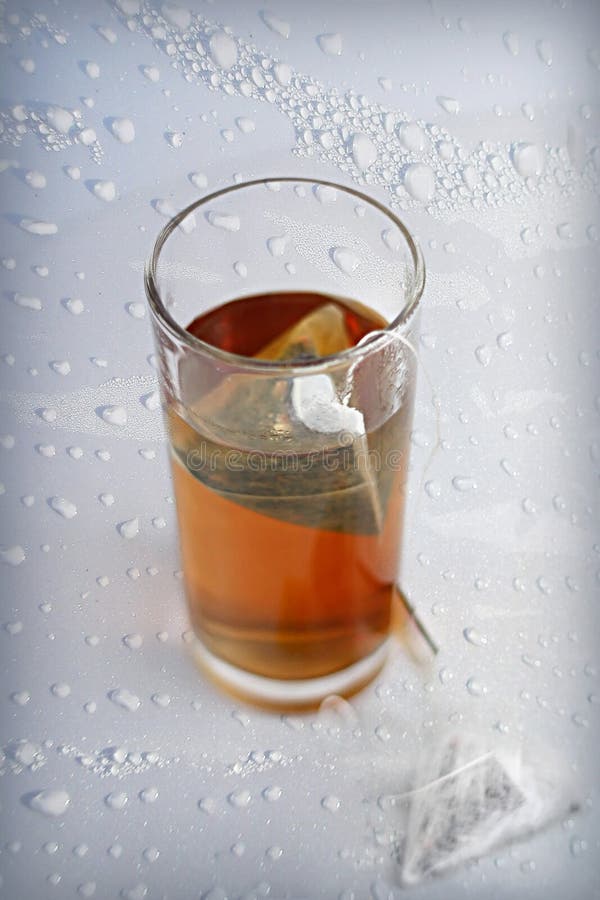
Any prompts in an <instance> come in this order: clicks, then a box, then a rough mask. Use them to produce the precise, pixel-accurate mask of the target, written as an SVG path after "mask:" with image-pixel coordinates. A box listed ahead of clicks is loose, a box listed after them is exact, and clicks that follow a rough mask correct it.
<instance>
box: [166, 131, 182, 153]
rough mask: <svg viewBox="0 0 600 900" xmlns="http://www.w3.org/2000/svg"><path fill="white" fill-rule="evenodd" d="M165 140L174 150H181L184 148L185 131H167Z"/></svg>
mask: <svg viewBox="0 0 600 900" xmlns="http://www.w3.org/2000/svg"><path fill="white" fill-rule="evenodd" d="M165 140H166V142H167V144H168V145H169V146H170V147H172V148H173V150H179V148H180V147H182V146H183V142H184V140H185V134H184V133H183V131H165Z"/></svg>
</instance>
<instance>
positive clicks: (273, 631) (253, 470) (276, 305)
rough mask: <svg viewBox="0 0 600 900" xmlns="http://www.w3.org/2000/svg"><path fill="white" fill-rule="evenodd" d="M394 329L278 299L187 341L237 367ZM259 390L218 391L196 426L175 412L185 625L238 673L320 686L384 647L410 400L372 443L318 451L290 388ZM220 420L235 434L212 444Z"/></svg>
mask: <svg viewBox="0 0 600 900" xmlns="http://www.w3.org/2000/svg"><path fill="white" fill-rule="evenodd" d="M385 324H386V323H385V321H384V320H383V319H382V318H381V317H380V316H379V315H377V314H376V313H375V312H373V311H372V310H371V309H368V308H367V307H364V306H362V305H360V304H357V303H355V302H354V301H344V300H340V299H339V298H333V297H330V296H325V295H320V294H316V293H286V294H281V293H280V294H267V295H260V296H258V295H257V296H251V297H245V298H242V299H238V300H234V301H231V302H229V303H226V304H224V305H222V306H220V307H218V308H215V309H213V310H211V311H210V312H208V313H206V314H205V315H203V316H200V317H198V318H197V319H195V320H194V321H193V322H192V323H191V324H190V325H189V326H188V329H187V330H188V331H189V332H190V333H191V334H192V335H195V336H196V337H199V338H201V339H202V340H203V341H205V342H207V343H209V344H212V345H214V346H216V347H219V348H221V349H224V350H227V351H231V352H233V353H236V354H241V355H244V356H248V357H252V356H254V357H258V358H262V359H269V358H270V359H278V360H287V361H290V362H293V361H294V360H296V359H297V360H305V359H307V358H311V357H312V356H315V355H317V356H328V355H332V354H335V353H338V352H340V350H343V349H344V348H346V347H350V346H353V345H355V344H356V343H358V341H360V340H361V338H363V337H364V336H365V335H366V334H368V333H369V332H371V331H373V330H374V329H380V328H382V327H384V326H385ZM255 382H256V383H254V384H253V385H250V386H248V385H246V384H245V383H244V382H243V381H240V383H239V384H237V383H227V384H220V385H216V387H215V388H214V389H213V390H212V393H210V396H208V397H207V398H204V400H203V401H201V402H200V403H199V406H198V410H199V412H198V415H197V416H195V415H194V416H191V415H190V414H189V413H188V412H186V413H185V414H184V412H182V411H181V410H177V409H176V408H175V406H174V405H171V406H169V404H168V419H169V430H170V438H171V445H172V471H173V481H174V488H175V497H176V503H177V513H178V518H179V532H180V539H181V552H182V557H183V568H184V575H185V584H186V591H187V596H188V603H189V610H190V615H191V619H192V624H193V627H194V630H195V632H196V634H197V635H198V637H199V638H200V640H201V642H202V644H204V646H205V647H206V648H207V649H208V650H209V651H210V652H211V653H212V654H214V655H215V656H216V657H218V658H220V659H223V660H225V661H227V662H228V663H230V664H232V665H234V666H236V667H238V668H239V669H243V670H246V671H247V672H250V673H255V674H257V675H262V676H267V677H269V678H275V679H284V680H288V679H310V678H316V677H319V676H325V675H329V674H331V673H334V672H337V671H339V670H343V669H345V668H347V667H348V666H351V665H352V664H353V663H356V662H357V661H359V660H362V659H364V658H365V657H368V656H369V655H370V654H372V653H374V652H375V651H376V650H377V649H378V648H379V647H381V645H382V644H383V643H384V642H385V641H386V639H387V637H388V634H389V629H390V615H391V607H392V602H393V595H394V584H395V582H396V578H397V574H398V565H399V552H400V547H401V544H402V541H401V529H402V519H403V507H404V482H405V468H406V457H407V452H408V428H409V423H410V412H411V406H412V403H411V398H410V397H408V398H407V399H406V400H405V401H404V402H403V403H402V405H401V406H400V408H399V409H398V410H396V411H395V412H394V413H393V414H392V415H391V416H390V417H389V418H388V419H387V420H386V421H385V422H384V423H383V424H382V425H380V426H379V427H378V428H376V429H374V430H373V431H371V432H369V431H367V433H366V436H365V435H362V436H359V437H353V436H352V435H350V436H347V435H346V436H345V437H344V440H342V441H341V442H340V440H339V438H338V436H335V435H332V436H328V435H326V434H325V435H324V434H323V433H322V432H320V433H319V434H318V439H319V440H318V443H319V446H318V450H317V451H315V448H314V446H312V443H314V441H313V437H312V436H311V431H310V427H309V426H310V422H309V421H308V419H307V420H306V421H307V422H308V424H306V425H305V424H304V423H303V422H302V421H300V423H298V422H296V423H295V424H294V421H292V420H295V419H296V418H297V416H298V415H299V414H301V413H302V408H301V407H299V406H298V405H296V407H294V406H293V404H292V403H291V401H290V397H292V393H293V388H292V387H291V386H290V384H289V383H287V382H286V381H285V379H280V380H279V381H278V382H277V383H275V384H274V382H273V380H269V381H265V380H261V379H258V378H257V379H255ZM372 389H374V388H373V387H372V386H371V385H369V384H368V383H365V384H364V385H363V391H366V392H367V394H368V391H369V390H372ZM292 399H293V397H292ZM203 403H204V406H203ZM363 403H367V404H368V396H366V397H363ZM215 410H216V411H217V412H218V413H219V415H222V411H223V410H226V411H227V414H228V415H229V416H230V422H231V427H230V428H229V429H227V428H225V429H221V430H220V431H219V432H218V433H215V431H214V429H213V428H212V427H211V422H212V421H213V420H214V419H215V417H216V415H217V412H215ZM265 410H266V416H265V415H264V414H265ZM261 418H264V419H265V420H266V421H268V422H269V428H270V429H271V431H269V433H268V434H266V435H265V434H264V433H262V432H261V435H260V438H261V440H262V441H263V443H262V444H261V447H262V449H261V452H260V454H259V453H257V452H256V451H255V450H253V449H252V447H249V446H248V442H247V441H246V440H245V438H244V435H245V433H246V432H247V431H248V430H249V429H250V428H251V427H252V425H253V422H256V421H258V420H261ZM238 422H239V423H240V426H239V427H236V423H238ZM292 427H294V428H296V433H295V436H294V437H293V438H290V437H289V434H290V429H291V428H292ZM298 430H299V431H298ZM298 433H299V434H300V439H298V437H297V435H298ZM271 438H272V439H271ZM265 441H266V444H265ZM265 446H266V448H267V449H266V450H265Z"/></svg>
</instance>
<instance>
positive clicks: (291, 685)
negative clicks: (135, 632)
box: [191, 638, 390, 708]
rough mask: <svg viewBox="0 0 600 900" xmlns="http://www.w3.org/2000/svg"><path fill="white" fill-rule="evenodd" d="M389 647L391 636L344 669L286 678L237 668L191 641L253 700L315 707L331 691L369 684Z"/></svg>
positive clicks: (228, 684)
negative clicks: (368, 653)
mask: <svg viewBox="0 0 600 900" xmlns="http://www.w3.org/2000/svg"><path fill="white" fill-rule="evenodd" d="M389 647H390V639H389V638H388V639H387V640H385V641H384V642H383V644H381V645H380V646H379V647H378V648H377V650H375V652H374V653H371V654H370V656H367V657H365V659H361V660H359V661H358V662H356V663H353V664H352V665H351V666H348V667H347V668H345V669H341V670H339V671H337V672H332V673H331V674H330V675H323V676H322V677H320V678H306V679H290V680H285V681H284V680H279V679H276V678H265V677H263V676H262V675H255V674H254V673H253V672H247V671H246V670H245V669H238V668H237V666H232V665H231V663H228V662H225V660H223V659H220V658H219V657H218V656H215V655H214V654H213V653H211V652H210V650H207V648H206V647H205V646H204V644H203V643H202V642H201V641H200V640H198V639H196V640H195V641H193V643H192V644H191V650H192V654H193V656H194V659H195V661H196V662H197V663H198V665H199V666H200V667H201V668H202V669H204V670H205V671H206V672H207V673H208V674H209V675H210V676H211V677H212V678H213V679H214V680H215V681H216V682H218V684H219V685H221V686H222V687H224V688H226V689H227V690H229V691H230V692H232V693H234V694H236V695H237V696H239V697H241V698H242V699H244V700H249V701H250V702H252V703H258V704H260V705H264V706H276V707H281V708H298V707H310V706H316V705H317V704H318V703H320V701H321V700H323V699H324V698H325V697H328V696H329V695H331V694H341V695H343V696H348V695H349V694H353V693H355V692H356V691H358V690H360V688H362V687H364V686H365V685H366V684H368V683H369V681H371V680H372V679H373V678H374V677H375V675H377V673H378V672H379V671H380V669H381V668H382V667H383V665H384V664H385V661H386V659H387V655H388V651H389Z"/></svg>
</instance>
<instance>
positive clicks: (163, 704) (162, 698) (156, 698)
mask: <svg viewBox="0 0 600 900" xmlns="http://www.w3.org/2000/svg"><path fill="white" fill-rule="evenodd" d="M151 700H152V702H153V703H154V704H155V705H156V706H160V708H161V709H166V708H167V706H169V704H170V703H171V697H170V695H169V694H165V693H161V692H159V693H156V694H152V697H151Z"/></svg>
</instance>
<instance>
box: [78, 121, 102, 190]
mask: <svg viewBox="0 0 600 900" xmlns="http://www.w3.org/2000/svg"><path fill="white" fill-rule="evenodd" d="M79 140H80V141H81V143H82V144H83V145H84V147H89V146H90V145H91V144H94V143H95V142H96V141H97V140H98V136H97V135H96V132H95V131H94V129H93V128H84V129H83V131H80V132H79ZM101 199H103V198H101Z"/></svg>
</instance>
